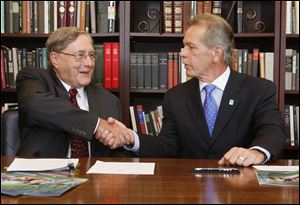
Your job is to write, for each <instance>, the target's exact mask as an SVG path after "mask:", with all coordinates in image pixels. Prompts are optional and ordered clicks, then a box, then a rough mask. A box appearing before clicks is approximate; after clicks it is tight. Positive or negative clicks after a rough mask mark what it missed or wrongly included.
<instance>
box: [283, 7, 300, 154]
mask: <svg viewBox="0 0 300 205" xmlns="http://www.w3.org/2000/svg"><path fill="white" fill-rule="evenodd" d="M287 6H288V5H287V2H286V1H284V2H281V16H282V18H281V21H280V23H281V28H280V34H281V38H280V70H279V76H280V77H279V83H280V85H279V94H278V96H279V97H278V100H279V102H278V105H279V109H280V110H281V111H282V115H284V109H285V105H296V106H299V89H291V90H290V89H286V85H285V84H286V76H285V75H286V64H287V61H286V59H287V58H286V49H293V50H296V51H297V52H298V53H299V33H298V34H294V33H293V32H288V31H287V29H286V28H287V21H286V18H287V15H290V13H289V12H287ZM298 24H299V22H298ZM287 33H288V34H287ZM298 76H299V73H298ZM298 84H299V82H298ZM282 119H284V117H282ZM295 137H296V136H295ZM283 156H284V157H286V158H295V159H298V158H299V141H298V144H297V145H296V146H290V145H287V146H286V148H285V149H284V151H283Z"/></svg>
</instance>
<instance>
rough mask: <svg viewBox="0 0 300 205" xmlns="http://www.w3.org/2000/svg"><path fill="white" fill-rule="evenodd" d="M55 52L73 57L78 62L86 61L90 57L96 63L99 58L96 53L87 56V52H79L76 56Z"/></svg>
mask: <svg viewBox="0 0 300 205" xmlns="http://www.w3.org/2000/svg"><path fill="white" fill-rule="evenodd" d="M54 52H56V53H61V54H64V55H68V56H73V57H74V58H75V61H77V62H83V61H85V60H86V59H87V57H88V56H89V57H90V59H91V61H96V58H97V55H96V53H94V52H90V53H88V54H86V53H85V52H78V53H75V54H71V53H65V52H61V51H54Z"/></svg>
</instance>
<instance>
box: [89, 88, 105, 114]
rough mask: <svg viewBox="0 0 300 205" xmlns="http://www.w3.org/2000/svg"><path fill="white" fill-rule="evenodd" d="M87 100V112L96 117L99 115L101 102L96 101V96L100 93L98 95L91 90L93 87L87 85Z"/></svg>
mask: <svg viewBox="0 0 300 205" xmlns="http://www.w3.org/2000/svg"><path fill="white" fill-rule="evenodd" d="M85 91H86V94H87V98H88V101H89V111H90V112H92V113H95V114H97V115H100V112H101V101H98V100H97V99H98V98H99V97H98V96H99V95H100V93H98V95H97V92H96V90H95V89H93V86H91V85H89V86H87V87H86V88H85Z"/></svg>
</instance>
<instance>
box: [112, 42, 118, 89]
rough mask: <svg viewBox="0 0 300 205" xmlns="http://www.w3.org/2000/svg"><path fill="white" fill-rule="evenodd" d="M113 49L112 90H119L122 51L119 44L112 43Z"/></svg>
mask: <svg viewBox="0 0 300 205" xmlns="http://www.w3.org/2000/svg"><path fill="white" fill-rule="evenodd" d="M111 48H112V55H111V57H112V62H111V63H112V65H111V67H112V88H119V75H120V61H119V58H120V57H119V56H120V49H119V43H118V42H112V43H111Z"/></svg>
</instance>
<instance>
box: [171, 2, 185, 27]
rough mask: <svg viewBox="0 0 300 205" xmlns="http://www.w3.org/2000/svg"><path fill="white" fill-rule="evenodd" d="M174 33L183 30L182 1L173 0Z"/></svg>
mask: <svg viewBox="0 0 300 205" xmlns="http://www.w3.org/2000/svg"><path fill="white" fill-rule="evenodd" d="M173 18H174V26H173V27H174V33H182V32H183V1H174V2H173Z"/></svg>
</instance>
